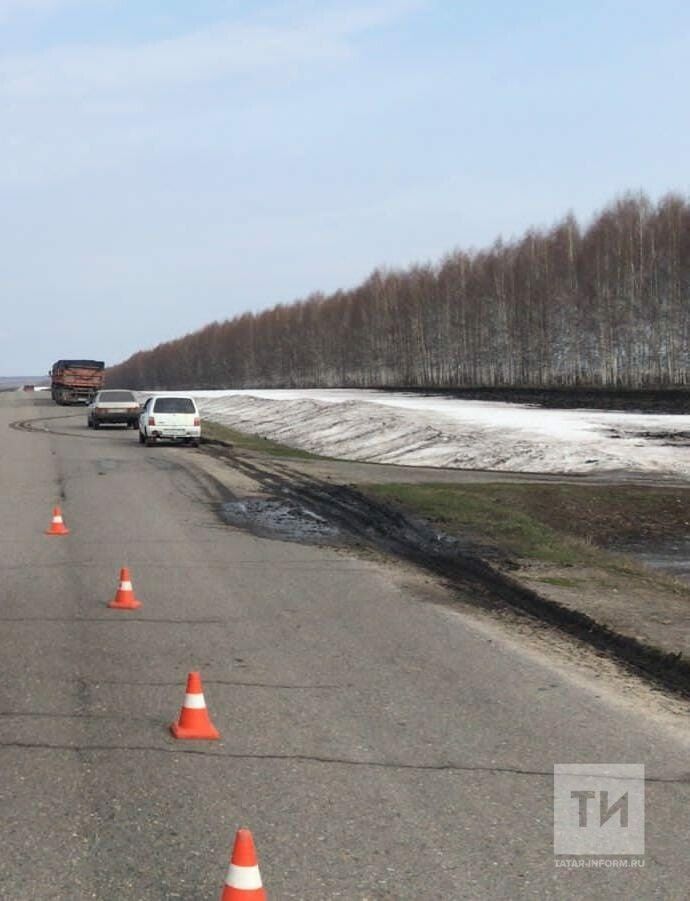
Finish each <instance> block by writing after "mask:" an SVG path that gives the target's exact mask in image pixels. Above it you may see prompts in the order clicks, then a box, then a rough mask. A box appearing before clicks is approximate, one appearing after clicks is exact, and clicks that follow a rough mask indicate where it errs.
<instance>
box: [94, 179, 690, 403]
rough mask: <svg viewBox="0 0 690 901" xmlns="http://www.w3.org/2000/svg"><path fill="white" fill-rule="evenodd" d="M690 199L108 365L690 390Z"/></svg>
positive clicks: (305, 378) (361, 380)
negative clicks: (683, 386) (689, 383)
mask: <svg viewBox="0 0 690 901" xmlns="http://www.w3.org/2000/svg"><path fill="white" fill-rule="evenodd" d="M689 336H690V203H689V202H688V200H687V198H684V197H681V196H678V195H669V196H667V197H665V198H663V199H662V200H661V201H659V203H658V204H656V205H655V204H653V203H651V202H650V201H649V199H648V198H646V197H645V196H644V195H628V196H626V197H623V198H621V199H619V200H617V201H615V202H614V203H613V204H611V205H610V206H609V207H607V208H606V209H605V210H604V211H603V212H602V213H601V214H600V215H599V216H598V217H597V218H596V219H595V220H594V221H593V222H592V223H591V225H589V226H588V227H587V228H586V229H584V230H583V229H581V228H580V226H579V225H578V223H577V221H576V220H575V218H574V217H573V216H572V215H569V216H567V217H566V218H565V219H563V220H562V221H561V222H559V223H558V224H557V225H555V226H554V227H553V228H551V229H550V230H545V231H536V230H530V231H528V232H527V233H526V234H525V235H524V236H523V237H521V238H520V239H518V240H515V241H511V242H503V241H500V240H499V241H497V242H496V243H495V244H494V245H493V246H492V247H490V248H487V249H484V250H481V251H477V252H466V251H462V250H458V251H455V252H453V253H450V254H449V255H448V256H447V257H445V258H444V259H442V260H441V261H440V262H438V263H437V264H435V265H431V264H429V265H414V266H411V267H410V268H408V269H405V270H401V271H391V270H383V269H382V270H377V271H375V272H374V273H373V274H372V275H371V276H370V277H369V278H368V279H367V280H366V281H365V282H363V283H362V284H361V285H359V286H358V287H356V288H354V289H353V290H348V291H337V292H335V293H334V294H331V295H328V296H326V295H323V294H313V295H312V296H310V297H308V298H306V299H304V300H299V301H297V302H295V303H292V304H289V305H278V306H275V307H273V308H272V309H269V310H265V311H263V312H261V313H256V314H252V313H245V314H244V315H241V316H237V317H235V318H234V319H230V320H228V321H225V322H214V323H212V324H210V325H207V326H206V327H205V328H202V329H201V330H199V331H197V332H194V333H192V334H190V335H186V336H185V337H182V338H179V339H177V340H174V341H169V342H166V343H164V344H161V345H159V346H158V347H155V348H154V349H152V350H146V351H141V352H139V353H136V354H134V356H132V357H130V358H129V359H128V360H126V361H125V362H123V363H121V364H119V365H118V366H115V367H113V368H111V369H110V370H109V371H108V385H110V386H113V387H115V386H127V387H132V388H143V389H156V388H172V389H182V388H257V387H265V388H280V387H291V388H292V387H302V388H304V387H383V386H390V387H405V386H407V387H429V388H434V387H436V388H440V387H456V386H457V387H460V386H519V387H548V386H554V387H555V386H608V387H629V388H633V387H635V388H636V387H644V386H650V387H652V386H655V387H663V386H678V385H686V384H688V382H689V381H690V354H689V350H688V338H689Z"/></svg>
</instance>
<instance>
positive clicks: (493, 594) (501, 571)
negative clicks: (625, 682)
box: [200, 432, 690, 697]
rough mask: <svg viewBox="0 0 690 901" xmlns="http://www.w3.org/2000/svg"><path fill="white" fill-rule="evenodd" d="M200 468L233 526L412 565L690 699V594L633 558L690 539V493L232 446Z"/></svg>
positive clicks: (668, 484)
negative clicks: (634, 546)
mask: <svg viewBox="0 0 690 901" xmlns="http://www.w3.org/2000/svg"><path fill="white" fill-rule="evenodd" d="M257 442H258V444H257ZM200 458H201V460H203V464H202V465H203V467H204V469H205V470H206V471H207V473H208V474H209V475H211V476H212V477H213V478H214V479H215V480H216V481H217V482H219V483H220V484H222V485H223V486H224V490H225V493H226V497H227V500H226V501H225V503H224V504H222V505H221V506H222V509H220V510H219V511H218V512H219V515H220V516H221V518H222V519H223V521H224V522H226V523H227V524H229V525H231V526H234V527H236V528H241V529H243V530H247V531H251V532H253V533H254V534H257V535H262V536H267V537H274V538H278V539H280V540H294V541H310V542H316V543H322V544H328V545H336V546H337V545H345V546H349V547H354V548H356V549H357V550H358V551H359V552H369V553H371V552H374V553H378V554H384V555H386V556H388V557H389V558H390V557H393V558H395V559H398V560H402V561H405V562H407V563H409V564H413V565H414V566H415V567H418V568H420V569H421V570H423V571H426V572H427V573H430V574H433V575H434V576H436V577H441V579H442V580H443V581H444V582H445V584H446V585H447V586H448V588H449V589H450V591H449V592H448V597H449V603H453V597H454V590H455V592H456V593H459V594H461V595H462V597H463V598H464V599H466V598H467V597H471V598H472V603H474V604H475V605H477V606H479V607H481V608H484V609H492V610H506V611H511V612H514V611H519V612H520V614H522V615H525V616H527V617H529V618H533V619H536V620H538V621H540V622H542V623H547V624H548V625H549V626H551V627H553V626H555V627H557V628H558V629H559V630H560V631H562V632H564V633H566V634H568V635H570V636H573V637H575V638H576V639H578V640H581V641H584V642H586V643H587V644H588V645H589V646H591V647H593V648H594V649H596V650H597V651H598V652H601V653H605V654H606V655H608V656H610V657H611V658H612V659H615V660H616V661H618V662H619V663H622V664H624V665H625V666H626V667H628V668H630V669H632V670H634V671H636V672H637V673H639V674H643V675H644V676H645V677H646V678H647V679H649V680H651V681H653V682H654V683H656V684H659V685H662V686H664V687H665V688H670V689H672V690H673V691H675V692H678V693H680V694H683V695H685V696H687V697H690V584H688V583H685V582H683V581H681V580H678V579H675V578H673V576H672V575H669V574H667V573H665V572H663V571H661V570H659V569H654V568H652V567H649V566H647V565H645V564H644V563H643V562H640V561H638V560H636V559H635V557H634V556H631V555H629V554H626V553H625V552H624V545H625V542H626V541H629V542H632V541H633V540H636V541H638V542H639V541H643V542H646V543H647V545H646V546H648V547H652V546H653V545H654V543H655V542H656V543H663V542H665V541H667V540H669V539H670V538H674V539H675V537H676V536H677V533H678V531H679V530H682V531H684V532H685V533H687V535H688V538H689V539H690V515H689V514H688V512H686V511H690V485H688V483H687V482H682V481H680V480H676V479H671V480H666V479H664V478H661V479H659V478H657V479H655V480H651V479H636V480H633V479H632V477H630V476H628V475H627V474H620V476H618V474H614V476H613V477H612V475H611V474H610V473H609V474H607V477H608V478H607V479H606V481H601V480H599V479H596V478H591V477H558V476H552V475H548V476H538V475H537V476H533V475H531V474H524V473H523V474H510V473H500V474H497V473H479V472H462V471H457V470H456V471H453V472H452V474H451V473H441V472H440V471H439V470H425V469H422V468H419V469H417V468H415V467H396V466H381V465H376V464H364V463H350V462H347V461H333V460H324V459H321V458H317V457H313V456H312V455H301V456H298V457H295V456H291V455H290V451H289V449H288V448H285V447H283V446H280V445H279V446H274V447H272V448H270V447H266V446H265V444H264V443H263V439H257V438H256V437H255V436H244V435H238V434H237V433H229V432H226V433H225V438H223V437H222V436H221V434H220V433H219V432H215V433H213V437H211V436H209V438H208V440H207V442H206V444H205V445H204V451H203V453H202V454H201V455H200ZM440 475H443V476H444V477H446V478H445V479H444V480H440V479H439V476H440ZM450 476H452V480H451V478H450ZM396 477H397V481H396ZM686 517H687V519H686Z"/></svg>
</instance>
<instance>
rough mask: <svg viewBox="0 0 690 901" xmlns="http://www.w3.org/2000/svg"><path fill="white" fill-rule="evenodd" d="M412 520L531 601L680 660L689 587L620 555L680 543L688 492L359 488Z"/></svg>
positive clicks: (688, 623) (689, 639)
mask: <svg viewBox="0 0 690 901" xmlns="http://www.w3.org/2000/svg"><path fill="white" fill-rule="evenodd" d="M363 490H364V491H365V492H366V493H369V494H371V495H372V496H374V497H376V498H378V499H383V500H385V501H387V502H388V503H392V504H394V505H395V506H396V507H398V508H399V509H402V510H405V511H407V512H408V513H410V514H412V515H415V516H422V517H423V518H424V519H425V520H427V521H429V522H430V523H432V524H434V525H435V526H436V527H437V528H439V529H442V530H443V531H444V532H447V533H449V534H451V535H454V536H456V537H458V538H461V539H463V540H465V541H472V542H474V543H475V545H476V547H477V549H478V553H479V554H481V555H482V556H483V558H484V559H486V560H490V561H491V562H492V565H493V566H495V567H496V568H498V569H499V570H501V571H503V572H505V573H507V574H509V575H510V577H511V578H512V579H515V580H517V581H519V582H520V583H522V584H523V585H525V586H526V587H529V588H531V589H533V590H534V591H535V592H537V593H538V594H539V595H540V596H543V597H544V598H546V599H550V600H552V601H554V602H556V603H558V604H560V605H563V606H565V607H566V608H568V609H570V610H574V611H578V612H581V613H584V614H586V615H587V616H588V617H591V618H592V619H593V620H595V621H596V622H598V623H600V624H601V625H603V626H605V627H606V628H608V629H611V630H613V631H616V632H618V633H620V634H621V635H625V636H627V637H630V638H631V639H635V640H636V641H640V642H643V643H645V644H649V645H651V646H653V647H656V648H658V649H659V650H660V651H662V652H664V653H667V654H682V655H683V656H684V657H690V584H688V583H686V582H683V581H680V580H677V579H675V578H672V577H671V576H670V575H668V574H666V573H664V572H663V571H660V570H657V569H652V568H650V567H648V566H645V565H643V564H642V563H640V562H639V561H638V560H636V559H635V558H634V557H633V556H631V555H629V554H625V553H622V552H620V550H619V548H620V547H622V546H624V545H625V544H626V543H628V542H636V543H637V544H638V545H640V546H644V545H645V544H646V545H648V546H653V545H655V544H656V545H658V544H663V543H664V542H666V541H668V540H675V539H678V538H681V539H684V538H685V537H687V536H690V488H681V487H675V488H670V487H657V486H640V485H634V486H628V485H609V486H606V487H603V486H592V485H572V484H560V485H557V484H537V485H534V484H513V485H506V484H499V483H495V482H494V483H491V482H487V483H484V484H480V485H462V486H458V485H455V486H448V485H438V484H433V483H432V484H426V485H412V486H411V485H393V484H389V485H375V484H369V485H366V486H364V488H363Z"/></svg>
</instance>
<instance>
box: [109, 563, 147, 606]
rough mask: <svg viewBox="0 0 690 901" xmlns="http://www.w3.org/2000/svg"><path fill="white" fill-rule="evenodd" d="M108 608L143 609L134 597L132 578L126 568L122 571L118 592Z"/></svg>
mask: <svg viewBox="0 0 690 901" xmlns="http://www.w3.org/2000/svg"><path fill="white" fill-rule="evenodd" d="M108 607H111V608H112V609H113V610H136V609H137V608H138V607H141V601H140V600H138V599H137V598H136V597H135V595H134V589H133V588H132V578H131V576H130V574H129V570H128V569H127V567H126V566H125V567H123V568H122V569H121V570H120V581H119V583H118V586H117V591H116V592H115V597H114V598H113V599H112V601H110V603H109V604H108Z"/></svg>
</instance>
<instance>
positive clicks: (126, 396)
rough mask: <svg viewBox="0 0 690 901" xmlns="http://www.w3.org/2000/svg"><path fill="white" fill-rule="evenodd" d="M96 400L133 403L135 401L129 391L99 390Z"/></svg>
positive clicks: (112, 402)
mask: <svg viewBox="0 0 690 901" xmlns="http://www.w3.org/2000/svg"><path fill="white" fill-rule="evenodd" d="M98 400H99V402H100V401H107V402H108V403H111V404H121V403H129V404H135V403H136V402H137V399H136V397H135V396H134V395H133V394H132V392H131V391H101V393H100V394H99V395H98Z"/></svg>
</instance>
